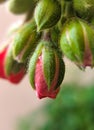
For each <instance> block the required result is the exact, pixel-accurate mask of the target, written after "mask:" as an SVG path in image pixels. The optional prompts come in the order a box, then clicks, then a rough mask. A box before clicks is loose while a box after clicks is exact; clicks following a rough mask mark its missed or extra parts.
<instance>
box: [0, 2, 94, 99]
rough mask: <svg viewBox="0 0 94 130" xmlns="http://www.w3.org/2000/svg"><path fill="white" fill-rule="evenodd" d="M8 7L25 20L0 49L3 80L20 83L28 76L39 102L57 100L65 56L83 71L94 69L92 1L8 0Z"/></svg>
mask: <svg viewBox="0 0 94 130" xmlns="http://www.w3.org/2000/svg"><path fill="white" fill-rule="evenodd" d="M5 1H6V0H0V3H4V2H5ZM6 4H7V7H8V9H9V11H10V12H11V13H13V14H22V13H24V14H25V15H26V18H25V20H24V22H23V24H22V25H20V26H19V27H18V28H17V29H14V31H12V33H10V36H9V37H8V40H7V42H6V43H7V44H5V45H4V46H3V48H2V47H1V48H0V77H1V78H4V79H7V80H9V81H10V82H12V83H19V82H20V81H21V79H22V78H23V77H24V76H25V75H26V74H28V77H29V81H30V84H31V86H32V87H33V88H34V90H35V91H36V94H37V96H38V97H39V98H40V99H41V98H44V97H50V98H56V96H57V94H58V92H59V90H60V85H61V83H62V81H63V79H64V75H65V63H64V61H63V57H64V56H66V57H67V58H68V59H70V60H71V61H72V62H73V63H75V64H76V65H77V66H78V67H79V68H80V69H82V70H83V69H85V68H86V67H87V66H90V67H91V68H93V66H94V43H93V42H94V28H93V26H94V18H93V17H94V16H93V13H94V1H93V0H83V1H81V0H7V2H6Z"/></svg>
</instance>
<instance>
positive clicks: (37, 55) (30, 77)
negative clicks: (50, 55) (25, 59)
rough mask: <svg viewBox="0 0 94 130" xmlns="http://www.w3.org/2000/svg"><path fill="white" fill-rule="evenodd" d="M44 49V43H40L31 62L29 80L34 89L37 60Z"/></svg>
mask: <svg viewBox="0 0 94 130" xmlns="http://www.w3.org/2000/svg"><path fill="white" fill-rule="evenodd" d="M42 47H43V43H42V42H40V43H39V44H38V46H37V48H36V49H35V51H34V53H33V55H32V56H31V58H30V61H29V67H28V75H29V80H30V83H31V86H32V87H33V88H34V89H35V80H34V78H35V77H34V76H35V68H36V63H37V59H38V57H39V55H40V54H41V50H42Z"/></svg>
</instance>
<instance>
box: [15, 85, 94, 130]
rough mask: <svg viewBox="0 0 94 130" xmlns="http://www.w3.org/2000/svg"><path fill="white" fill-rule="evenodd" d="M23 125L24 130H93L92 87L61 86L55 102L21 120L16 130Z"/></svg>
mask: <svg viewBox="0 0 94 130" xmlns="http://www.w3.org/2000/svg"><path fill="white" fill-rule="evenodd" d="M73 86H74V87H73ZM24 124H25V127H24V130H31V129H32V130H69V129H70V130H94V87H93V85H91V86H87V87H82V86H77V85H75V84H74V85H65V86H63V88H62V90H61V91H60V93H59V95H58V96H57V99H56V100H54V101H53V102H52V101H51V102H48V103H46V105H44V106H43V107H42V108H41V109H38V110H37V111H35V112H34V113H33V114H31V115H30V116H27V117H25V121H22V120H21V121H20V122H19V127H18V129H17V130H23V126H24ZM26 126H27V127H26Z"/></svg>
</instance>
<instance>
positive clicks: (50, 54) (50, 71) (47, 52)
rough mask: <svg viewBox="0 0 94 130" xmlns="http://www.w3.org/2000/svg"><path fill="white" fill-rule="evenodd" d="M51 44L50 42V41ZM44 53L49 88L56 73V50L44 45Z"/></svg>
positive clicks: (45, 76)
mask: <svg viewBox="0 0 94 130" xmlns="http://www.w3.org/2000/svg"><path fill="white" fill-rule="evenodd" d="M49 44H50V43H49ZM42 55H43V74H44V78H45V81H46V83H47V86H48V89H50V87H51V83H52V81H53V79H54V75H55V64H56V63H55V52H54V49H52V48H50V47H46V46H45V47H44V49H43V51H42Z"/></svg>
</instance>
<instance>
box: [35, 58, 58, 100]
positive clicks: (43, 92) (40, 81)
mask: <svg viewBox="0 0 94 130" xmlns="http://www.w3.org/2000/svg"><path fill="white" fill-rule="evenodd" d="M42 67H43V66H42V56H40V57H39V58H38V61H37V63H36V70H35V86H36V92H37V96H38V97H39V98H40V99H41V98H44V97H50V98H56V95H57V94H58V92H59V90H60V88H59V87H58V88H57V89H55V88H54V86H55V85H56V83H57V77H56V76H57V74H58V70H57V71H56V75H55V77H54V80H53V82H52V85H51V87H50V89H48V86H47V84H46V82H45V78H44V75H43V70H42Z"/></svg>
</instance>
